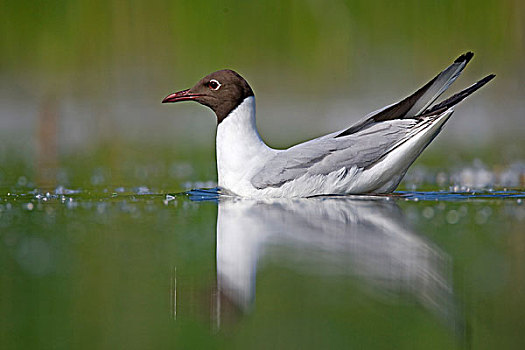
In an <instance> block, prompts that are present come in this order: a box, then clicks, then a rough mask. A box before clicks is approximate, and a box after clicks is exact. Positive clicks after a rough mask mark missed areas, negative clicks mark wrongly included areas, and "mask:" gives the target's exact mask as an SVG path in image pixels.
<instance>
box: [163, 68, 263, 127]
mask: <svg viewBox="0 0 525 350" xmlns="http://www.w3.org/2000/svg"><path fill="white" fill-rule="evenodd" d="M250 96H253V91H252V89H251V88H250V85H248V83H247V82H246V80H244V78H243V77H241V76H240V75H239V74H238V73H236V72H234V71H232V70H230V69H223V70H219V71H216V72H213V73H211V74H209V75H207V76H205V77H204V78H202V79H201V80H199V82H198V83H197V84H195V86H193V87H192V88H190V89H186V90H182V91H179V92H175V93H173V94H171V95H168V96H166V98H165V99H164V100H162V103H168V102H180V101H196V102H199V103H200V104H202V105H205V106H208V107H210V108H211V109H212V110H213V111H214V112H215V114H216V115H217V123H220V122H222V121H223V120H224V118H226V117H227V116H228V115H229V114H230V112H231V111H233V110H234V109H235V108H237V106H238V105H240V104H241V103H242V101H244V99H246V98H247V97H250Z"/></svg>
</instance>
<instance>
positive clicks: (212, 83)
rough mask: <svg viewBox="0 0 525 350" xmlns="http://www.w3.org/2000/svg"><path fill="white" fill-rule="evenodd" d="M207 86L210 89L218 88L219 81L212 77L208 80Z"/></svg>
mask: <svg viewBox="0 0 525 350" xmlns="http://www.w3.org/2000/svg"><path fill="white" fill-rule="evenodd" d="M208 87H209V88H210V89H212V90H219V88H220V87H221V83H219V82H218V81H217V80H215V79H212V80H210V82H209V83H208Z"/></svg>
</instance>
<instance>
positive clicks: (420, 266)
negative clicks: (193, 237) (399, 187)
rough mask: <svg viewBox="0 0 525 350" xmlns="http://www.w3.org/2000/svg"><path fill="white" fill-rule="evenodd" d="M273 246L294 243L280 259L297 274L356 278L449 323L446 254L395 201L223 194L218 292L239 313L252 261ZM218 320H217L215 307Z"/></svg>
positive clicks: (250, 286)
mask: <svg viewBox="0 0 525 350" xmlns="http://www.w3.org/2000/svg"><path fill="white" fill-rule="evenodd" d="M276 245H277V246H281V247H282V246H284V247H290V248H292V249H291V250H293V252H294V253H293V259H292V260H287V259H280V260H279V263H281V264H284V263H288V265H291V268H293V269H300V272H301V273H304V274H306V275H308V274H325V275H326V274H339V275H348V276H355V277H357V278H359V279H360V280H362V281H364V283H365V285H367V286H370V287H372V290H374V292H385V294H388V295H392V294H393V293H397V294H403V295H408V296H409V297H410V298H413V299H415V300H417V301H418V302H419V303H421V304H422V305H424V306H425V307H426V308H427V309H429V310H431V311H432V312H433V313H435V314H436V315H437V316H438V318H441V319H443V320H444V321H446V323H449V322H450V321H452V322H454V321H453V319H454V318H455V317H454V316H453V314H454V312H453V309H454V307H453V293H452V281H451V276H450V261H449V260H450V259H449V257H448V256H447V254H445V253H444V252H443V251H441V250H440V249H439V248H437V247H436V246H435V245H433V244H432V243H431V242H429V241H428V240H427V239H425V238H423V237H421V236H419V235H418V234H416V233H415V232H414V231H412V230H411V229H410V228H409V227H408V225H407V222H406V221H405V218H404V215H403V212H402V211H401V209H400V208H399V207H398V206H397V205H396V204H395V203H394V202H393V201H392V200H387V199H383V198H381V199H377V198H376V199H348V197H346V198H341V197H340V198H337V197H335V198H334V197H330V198H329V197H317V198H310V199H296V200H284V199H282V200H281V199H280V200H264V201H261V200H248V199H232V198H221V199H220V201H219V213H218V218H217V279H218V281H217V284H218V289H219V295H221V294H222V295H223V296H224V297H226V299H228V301H229V302H231V303H233V304H234V305H236V307H237V308H238V309H239V310H240V311H242V312H247V311H249V310H251V309H252V307H253V303H254V299H255V295H256V290H255V289H256V288H255V284H256V283H255V280H256V273H257V265H258V263H260V262H261V261H263V259H264V256H265V252H268V249H267V248H268V247H270V246H276ZM279 257H280V256H279ZM282 260H285V261H282ZM220 300H221V298H219V299H218V301H217V302H218V303H220ZM219 306H220V305H219ZM220 309H221V308H220V307H219V308H218V310H220ZM223 309H224V308H223ZM224 311H225V310H224ZM216 317H218V321H219V322H220V319H221V315H220V312H219V314H218V315H216Z"/></svg>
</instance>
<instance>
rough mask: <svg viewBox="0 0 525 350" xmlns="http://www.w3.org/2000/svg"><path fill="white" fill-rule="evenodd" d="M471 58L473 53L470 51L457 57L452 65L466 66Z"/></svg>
mask: <svg viewBox="0 0 525 350" xmlns="http://www.w3.org/2000/svg"><path fill="white" fill-rule="evenodd" d="M472 57H474V53H473V52H472V51H469V52H466V53H464V54H463V55H461V56H459V57H458V58H456V60H455V61H454V63H461V62H465V64H467V63H469V61H470V60H471V59H472Z"/></svg>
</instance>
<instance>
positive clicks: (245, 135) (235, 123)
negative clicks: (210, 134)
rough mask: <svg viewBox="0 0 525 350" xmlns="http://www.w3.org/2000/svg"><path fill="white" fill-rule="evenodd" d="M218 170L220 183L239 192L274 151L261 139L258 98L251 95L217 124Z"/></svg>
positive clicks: (223, 186)
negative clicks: (256, 118) (257, 120)
mask: <svg viewBox="0 0 525 350" xmlns="http://www.w3.org/2000/svg"><path fill="white" fill-rule="evenodd" d="M216 147H217V173H218V177H219V186H220V187H222V188H225V189H229V190H231V191H232V192H236V193H238V191H237V190H236V189H237V188H238V187H239V186H245V185H246V186H248V185H249V183H247V182H249V179H250V178H251V176H252V175H253V173H254V172H256V171H258V170H259V169H258V167H259V164H260V165H261V166H262V165H263V164H264V162H263V160H266V159H268V158H269V156H270V154H271V153H272V152H273V150H272V149H270V148H269V147H268V146H267V145H266V144H265V143H264V142H263V140H261V137H260V136H259V133H258V132H257V126H256V124H255V97H254V96H250V97H247V98H246V99H244V101H243V102H242V103H241V104H240V105H239V106H238V107H237V108H235V109H234V110H233V111H232V112H230V114H229V115H228V116H227V117H226V118H225V119H224V120H223V121H222V122H221V123H220V124H219V125H218V127H217V138H216Z"/></svg>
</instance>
